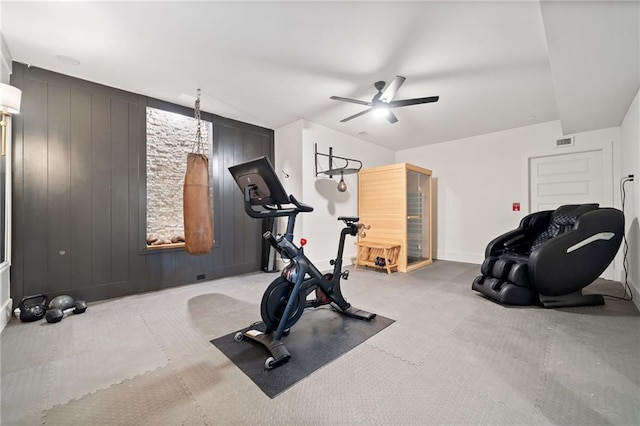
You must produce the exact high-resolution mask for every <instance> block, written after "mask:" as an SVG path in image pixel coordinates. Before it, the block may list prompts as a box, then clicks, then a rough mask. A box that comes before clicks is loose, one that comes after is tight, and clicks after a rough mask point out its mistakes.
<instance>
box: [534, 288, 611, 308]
mask: <svg viewBox="0 0 640 426" xmlns="http://www.w3.org/2000/svg"><path fill="white" fill-rule="evenodd" d="M539 297H540V303H541V304H542V306H544V307H545V308H572V307H577V306H600V305H604V297H602V295H600V294H582V291H581V290H580V291H576V292H575V293H570V294H565V295H563V296H545V295H543V294H540V295H539Z"/></svg>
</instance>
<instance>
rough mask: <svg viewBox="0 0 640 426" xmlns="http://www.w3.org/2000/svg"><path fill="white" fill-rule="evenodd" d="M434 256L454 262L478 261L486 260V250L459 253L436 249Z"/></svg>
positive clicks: (479, 262) (478, 262)
mask: <svg viewBox="0 0 640 426" xmlns="http://www.w3.org/2000/svg"><path fill="white" fill-rule="evenodd" d="M433 258H434V259H438V260H450V261H452V262H462V263H476V264H482V262H484V252H483V253H481V254H478V253H459V252H451V251H434V252H433Z"/></svg>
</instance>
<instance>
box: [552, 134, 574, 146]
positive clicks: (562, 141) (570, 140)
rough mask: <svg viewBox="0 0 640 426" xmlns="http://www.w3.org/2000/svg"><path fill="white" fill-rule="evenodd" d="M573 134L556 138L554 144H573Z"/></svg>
mask: <svg viewBox="0 0 640 426" xmlns="http://www.w3.org/2000/svg"><path fill="white" fill-rule="evenodd" d="M573 143H574V139H573V136H572V137H569V138H562V139H558V140H556V146H573Z"/></svg>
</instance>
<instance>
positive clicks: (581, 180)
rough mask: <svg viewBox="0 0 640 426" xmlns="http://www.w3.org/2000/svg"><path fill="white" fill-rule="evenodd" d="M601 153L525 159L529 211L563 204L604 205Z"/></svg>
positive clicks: (595, 151)
mask: <svg viewBox="0 0 640 426" xmlns="http://www.w3.org/2000/svg"><path fill="white" fill-rule="evenodd" d="M602 157H603V156H602V150H594V151H585V152H578V153H572V154H558V155H551V156H545V157H534V158H530V159H529V173H530V176H529V197H530V203H529V206H530V207H529V209H530V210H529V211H530V212H537V211H541V210H554V209H555V208H557V207H559V206H561V205H563V204H585V203H599V204H600V205H604V204H606V203H605V202H604V199H603V182H605V181H606V180H607V179H606V178H605V176H604V175H603V173H604V167H603V164H602Z"/></svg>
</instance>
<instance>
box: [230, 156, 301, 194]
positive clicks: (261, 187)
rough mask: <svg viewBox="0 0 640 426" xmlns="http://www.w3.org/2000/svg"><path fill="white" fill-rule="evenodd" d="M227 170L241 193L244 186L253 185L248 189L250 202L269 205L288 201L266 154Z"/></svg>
mask: <svg viewBox="0 0 640 426" xmlns="http://www.w3.org/2000/svg"><path fill="white" fill-rule="evenodd" d="M229 172H230V173H231V175H232V176H233V178H234V179H235V181H236V183H237V184H238V187H239V188H240V191H242V193H243V194H244V191H245V188H247V187H251V186H252V187H253V189H252V191H250V194H251V204H258V205H270V204H287V203H289V202H290V201H289V197H288V196H287V192H286V191H285V189H284V188H283V186H282V183H281V182H280V179H278V176H277V175H276V172H275V170H274V169H273V166H272V165H271V162H270V161H269V158H267V157H266V156H263V157H260V158H256V159H254V160H250V161H247V162H246V163H242V164H237V165H235V166H232V167H229Z"/></svg>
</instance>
